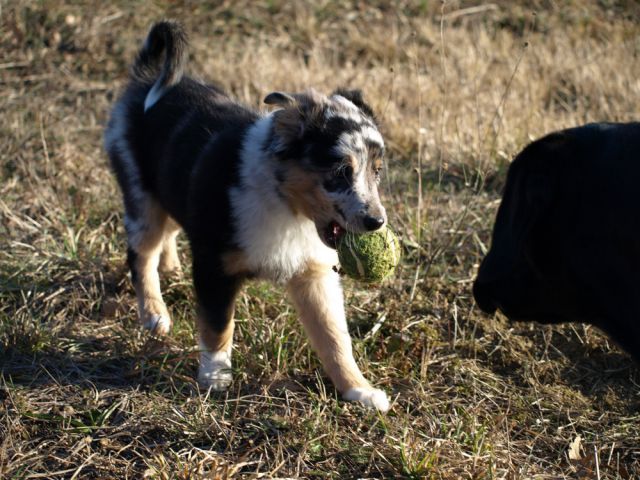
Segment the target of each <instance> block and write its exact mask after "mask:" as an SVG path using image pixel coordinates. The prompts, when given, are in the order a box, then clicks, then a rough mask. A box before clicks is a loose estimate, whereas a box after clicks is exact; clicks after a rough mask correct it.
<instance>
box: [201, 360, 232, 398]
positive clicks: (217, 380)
mask: <svg viewBox="0 0 640 480" xmlns="http://www.w3.org/2000/svg"><path fill="white" fill-rule="evenodd" d="M232 380H233V375H232V374H231V355H230V354H229V352H226V351H220V352H201V353H200V368H199V369H198V383H199V384H200V385H202V386H203V387H205V388H208V387H211V389H213V390H217V391H223V390H226V389H227V388H229V386H230V385H231V381H232Z"/></svg>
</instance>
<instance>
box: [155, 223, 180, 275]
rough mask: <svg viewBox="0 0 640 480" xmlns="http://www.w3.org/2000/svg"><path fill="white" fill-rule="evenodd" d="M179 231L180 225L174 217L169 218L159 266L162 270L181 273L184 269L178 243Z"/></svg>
mask: <svg viewBox="0 0 640 480" xmlns="http://www.w3.org/2000/svg"><path fill="white" fill-rule="evenodd" d="M178 233H180V226H179V225H178V224H177V223H176V222H175V221H174V220H173V219H172V218H168V219H167V221H166V224H165V228H164V238H163V239H162V253H161V254H160V265H159V268H160V271H161V272H166V273H170V274H179V273H180V272H181V271H182V267H181V265H180V257H179V256H178V247H177V245H176V237H177V236H178Z"/></svg>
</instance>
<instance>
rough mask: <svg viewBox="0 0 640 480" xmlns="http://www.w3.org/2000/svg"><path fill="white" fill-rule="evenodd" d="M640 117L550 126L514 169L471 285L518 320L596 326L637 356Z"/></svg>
mask: <svg viewBox="0 0 640 480" xmlns="http://www.w3.org/2000/svg"><path fill="white" fill-rule="evenodd" d="M638 272H640V123H628V124H612V123H598V124H590V125H585V126H582V127H577V128H572V129H568V130H564V131H561V132H556V133H553V134H550V135H548V136H546V137H544V138H542V139H540V140H537V141H535V142H533V143H531V144H530V145H529V146H527V147H526V148H525V149H524V150H523V151H522V152H521V153H520V154H519V155H518V156H517V158H516V159H515V160H514V161H513V164H512V165H511V167H510V168H509V172H508V176H507V183H506V187H505V190H504V196H503V200H502V204H501V205H500V208H499V210H498V215H497V218H496V222H495V226H494V231H493V240H492V245H491V249H490V251H489V252H488V254H487V256H486V258H485V259H484V260H483V262H482V264H481V266H480V270H479V272H478V277H477V279H476V281H475V284H474V288H473V293H474V297H475V299H476V302H477V303H478V305H479V306H480V308H481V309H482V310H484V311H485V312H488V313H493V312H494V311H495V310H496V309H500V310H501V311H502V312H504V313H505V315H506V316H507V317H509V318H510V319H513V320H536V321H539V322H543V323H559V322H569V321H576V322H585V323H590V324H593V325H596V326H598V327H599V328H601V329H602V330H604V331H605V332H606V333H608V334H609V335H610V336H611V338H613V339H614V340H615V341H616V342H617V343H618V344H619V345H620V346H622V347H623V348H624V349H625V350H627V351H628V352H629V353H630V354H631V355H633V357H634V358H635V359H636V360H637V361H640V281H638V278H637V277H638Z"/></svg>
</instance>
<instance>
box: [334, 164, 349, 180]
mask: <svg viewBox="0 0 640 480" xmlns="http://www.w3.org/2000/svg"><path fill="white" fill-rule="evenodd" d="M333 176H334V177H338V178H346V179H347V180H349V179H351V177H353V168H351V166H350V165H346V166H344V167H342V168H339V169H337V170H335V171H334V172H333Z"/></svg>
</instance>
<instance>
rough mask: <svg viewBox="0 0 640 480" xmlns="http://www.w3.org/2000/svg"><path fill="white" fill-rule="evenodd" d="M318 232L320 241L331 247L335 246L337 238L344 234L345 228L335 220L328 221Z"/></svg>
mask: <svg viewBox="0 0 640 480" xmlns="http://www.w3.org/2000/svg"><path fill="white" fill-rule="evenodd" d="M318 233H320V238H321V239H322V241H323V242H324V243H325V244H326V245H327V246H328V247H331V248H334V249H335V248H337V245H338V240H340V237H342V235H344V233H345V229H344V228H342V227H341V226H340V224H339V223H338V222H336V221H335V220H334V221H332V222H330V223H329V224H328V225H327V226H326V227H325V228H324V229H322V231H320V232H318Z"/></svg>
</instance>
